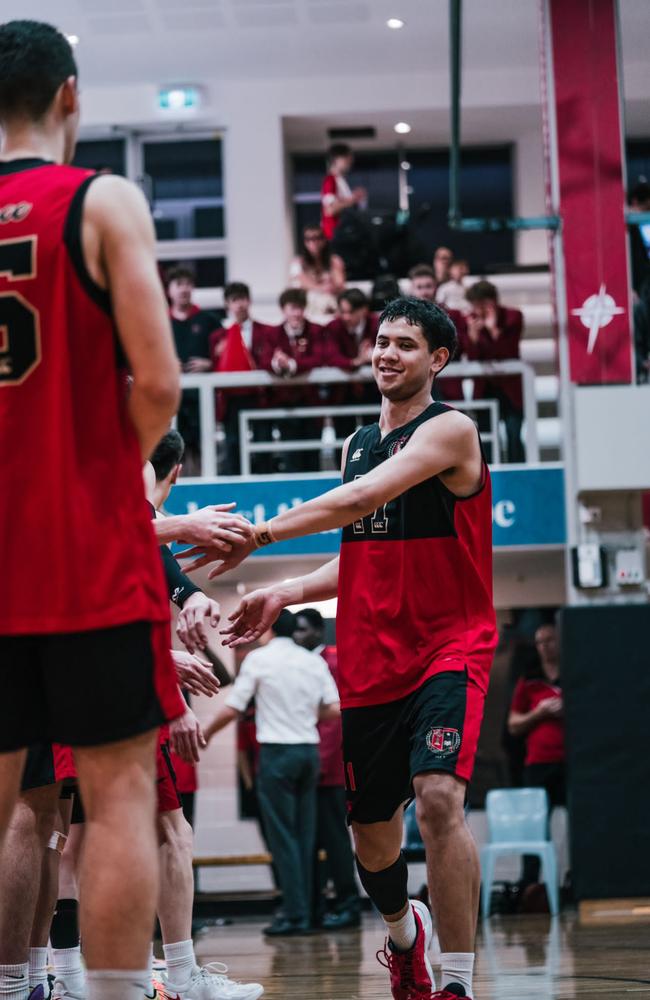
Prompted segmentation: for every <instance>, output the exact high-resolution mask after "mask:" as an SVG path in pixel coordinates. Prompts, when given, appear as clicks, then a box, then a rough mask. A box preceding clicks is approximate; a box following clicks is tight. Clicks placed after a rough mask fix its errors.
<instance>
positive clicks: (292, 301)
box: [266, 288, 323, 376]
mask: <svg viewBox="0 0 650 1000" xmlns="http://www.w3.org/2000/svg"><path fill="white" fill-rule="evenodd" d="M278 304H279V306H280V309H281V310H282V315H283V317H284V318H283V321H282V323H279V324H278V325H277V326H274V327H271V330H272V334H271V341H270V343H271V344H272V354H271V356H270V359H269V358H268V355H267V365H266V367H267V368H268V369H269V371H272V372H273V373H274V374H275V375H285V376H291V375H297V374H302V373H304V372H308V371H311V369H312V368H316V367H317V366H318V365H322V363H323V334H322V331H323V327H322V326H321V325H320V324H319V323H311V322H309V320H307V319H306V318H305V310H306V308H307V293H306V292H305V290H304V289H302V288H285V290H284V291H283V292H282V294H281V296H280V298H279V300H278Z"/></svg>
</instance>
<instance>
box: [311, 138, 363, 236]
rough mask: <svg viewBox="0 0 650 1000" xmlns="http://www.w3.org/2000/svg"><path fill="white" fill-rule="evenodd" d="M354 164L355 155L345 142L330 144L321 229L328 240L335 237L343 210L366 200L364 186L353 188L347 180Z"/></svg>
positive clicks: (322, 200) (323, 186)
mask: <svg viewBox="0 0 650 1000" xmlns="http://www.w3.org/2000/svg"><path fill="white" fill-rule="evenodd" d="M353 164H354V155H353V153H352V150H351V149H350V147H349V146H348V145H347V144H346V143H344V142H339V143H335V144H334V145H333V146H330V149H329V153H328V155H327V175H326V177H325V179H324V180H323V184H322V186H321V229H322V230H323V233H324V234H325V237H326V238H327V239H328V240H331V239H333V238H334V234H335V232H336V229H337V227H338V225H339V222H340V221H341V218H340V217H341V212H343V211H345V209H346V208H354V207H356V206H357V205H360V204H361V203H362V202H364V201H365V200H366V192H365V190H364V188H355V190H354V191H352V190H351V188H350V185H349V184H348V182H347V180H346V174H349V173H350V171H351V170H352V166H353Z"/></svg>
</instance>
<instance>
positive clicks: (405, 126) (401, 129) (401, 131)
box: [395, 122, 411, 135]
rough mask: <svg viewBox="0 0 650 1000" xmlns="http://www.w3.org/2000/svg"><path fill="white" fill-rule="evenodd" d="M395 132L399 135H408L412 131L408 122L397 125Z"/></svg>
mask: <svg viewBox="0 0 650 1000" xmlns="http://www.w3.org/2000/svg"><path fill="white" fill-rule="evenodd" d="M395 131H396V132H397V134H398V135H407V134H408V133H409V132H410V131H411V126H410V125H409V123H408V122H398V123H397V125H395Z"/></svg>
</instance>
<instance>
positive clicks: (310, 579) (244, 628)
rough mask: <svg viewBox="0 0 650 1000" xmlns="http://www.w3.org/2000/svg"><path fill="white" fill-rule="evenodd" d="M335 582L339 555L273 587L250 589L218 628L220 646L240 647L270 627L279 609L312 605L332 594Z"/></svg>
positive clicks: (328, 597) (335, 590) (337, 578)
mask: <svg viewBox="0 0 650 1000" xmlns="http://www.w3.org/2000/svg"><path fill="white" fill-rule="evenodd" d="M338 583H339V557H338V556H337V557H336V559H331V560H330V562H328V563H325V565H324V566H321V567H320V569H317V570H315V571H314V572H313V573H308V574H307V575H306V576H300V577H297V578H296V579H295V580H287V581H286V582H285V583H281V584H278V586H276V587H265V588H263V589H261V590H254V591H253V592H252V593H250V594H247V595H246V597H244V598H242V601H241V603H240V605H239V607H238V608H237V610H236V611H235V612H234V614H232V615H230V618H229V619H228V623H229V624H228V625H227V626H226V627H225V628H224V629H222V630H221V635H222V637H223V638H222V640H221V641H222V642H223V645H224V646H242V645H244V644H245V643H249V642H254V641H255V640H256V639H259V637H260V636H261V635H264V633H265V632H266V631H267V630H268V629H269V628H270V627H271V625H272V624H273V622H274V621H275V620H276V618H277V617H278V615H279V614H280V612H281V611H282V609H283V608H286V607H289V605H292V604H313V603H314V602H315V601H328V600H330V598H332V597H336V594H337V590H338Z"/></svg>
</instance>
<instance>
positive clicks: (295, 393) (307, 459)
mask: <svg viewBox="0 0 650 1000" xmlns="http://www.w3.org/2000/svg"><path fill="white" fill-rule="evenodd" d="M278 301H279V305H280V309H281V310H282V315H283V317H284V321H283V322H282V323H280V324H279V325H278V326H275V327H272V328H271V334H270V337H271V339H270V350H269V354H268V355H267V365H266V367H267V368H268V370H269V371H270V372H272V373H273V374H274V375H282V376H284V377H285V378H286V379H287V380H290V379H291V377H292V376H294V375H303V374H306V373H307V372H310V371H311V370H312V369H313V368H317V367H318V366H319V365H322V364H324V340H323V327H322V326H320V325H319V324H318V323H311V322H310V321H309V320H307V319H306V317H305V309H306V307H307V293H306V292H305V290H304V289H303V288H286V289H285V290H284V291H283V292H282V294H281V296H280V298H279V300H278ZM319 402H320V396H319V392H318V388H317V387H316V386H300V387H298V386H296V387H294V388H287V389H274V390H273V404H274V405H275V406H281V407H283V406H287V407H292V406H316V405H318V403H319ZM280 432H281V435H282V437H283V438H288V439H293V440H304V439H307V438H314V437H317V436H318V435H319V428H318V427H316V426H315V421H313V420H305V419H302V418H295V419H285V420H283V421H282V423H281V425H280ZM316 469H318V452H317V451H304V452H293V453H291V452H284V453H281V455H280V457H279V469H278V471H280V472H299V471H302V472H304V471H307V472H313V471H315V470H316Z"/></svg>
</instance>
